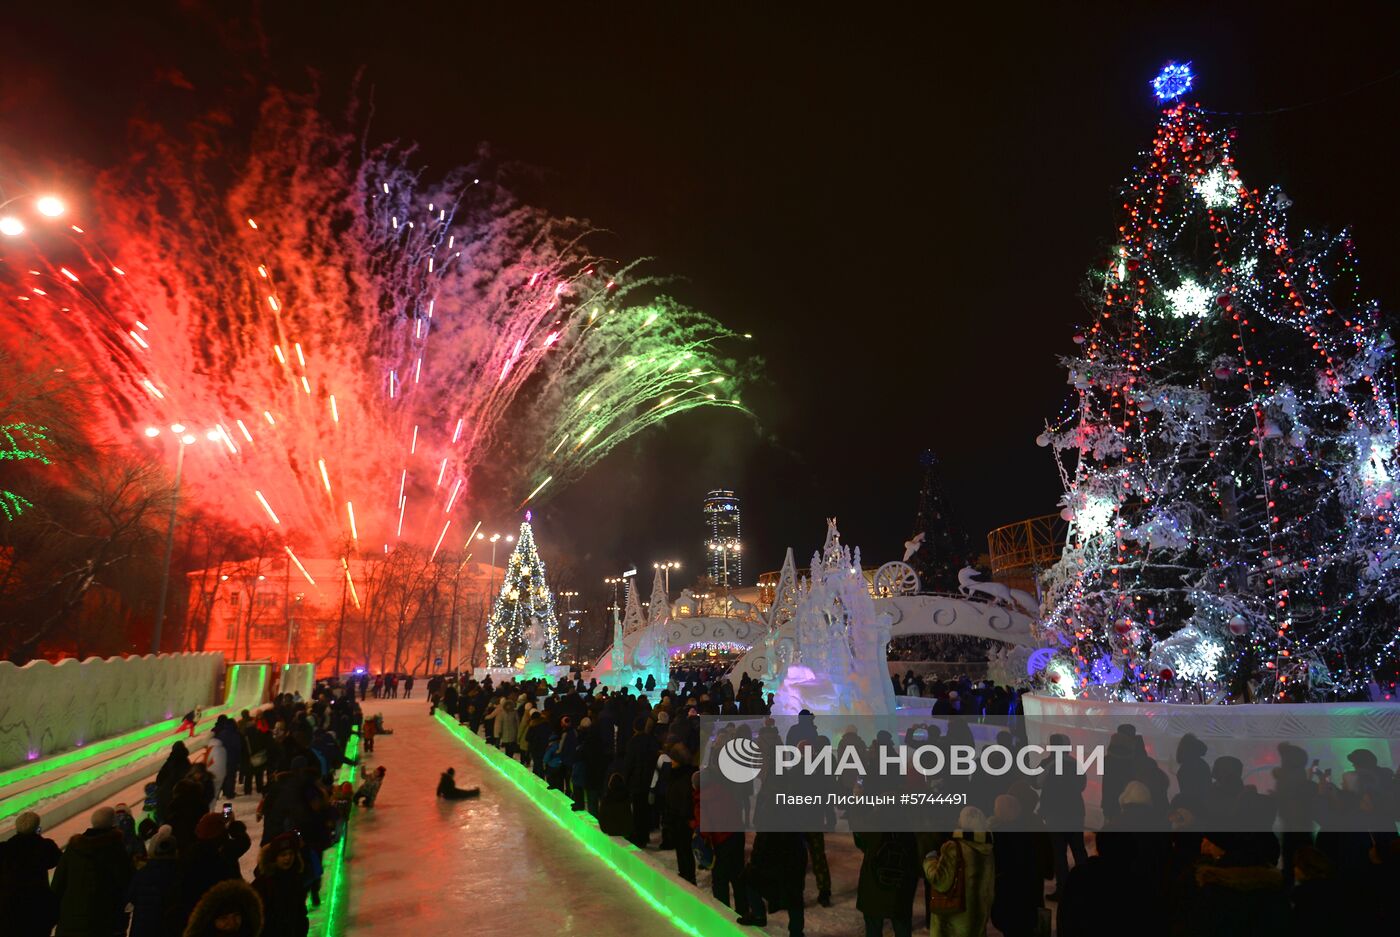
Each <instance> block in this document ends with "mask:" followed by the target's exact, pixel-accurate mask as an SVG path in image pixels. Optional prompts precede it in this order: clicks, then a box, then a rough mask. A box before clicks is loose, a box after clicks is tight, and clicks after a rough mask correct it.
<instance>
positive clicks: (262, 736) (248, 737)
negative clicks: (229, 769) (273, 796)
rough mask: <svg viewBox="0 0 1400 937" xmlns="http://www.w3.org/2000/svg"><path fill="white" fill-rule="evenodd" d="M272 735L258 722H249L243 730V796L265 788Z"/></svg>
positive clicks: (270, 757)
mask: <svg viewBox="0 0 1400 937" xmlns="http://www.w3.org/2000/svg"><path fill="white" fill-rule="evenodd" d="M272 756H273V752H272V733H270V732H268V731H267V730H266V729H265V728H264V727H263V725H262V723H261V721H260V720H249V722H248V725H247V726H246V727H245V728H244V729H243V760H244V762H245V767H244V769H243V771H242V775H243V796H245V797H247V796H248V795H249V794H252V793H253V791H254V790H257V792H258V793H259V794H261V793H262V792H263V790H264V789H265V788H266V787H267V774H268V765H269V764H270V763H271V761H272Z"/></svg>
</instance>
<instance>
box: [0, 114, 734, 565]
mask: <svg viewBox="0 0 1400 937" xmlns="http://www.w3.org/2000/svg"><path fill="white" fill-rule="evenodd" d="M222 134H226V130H225V129H224V128H222V127H221V125H220V124H219V123H218V122H217V121H211V122H210V123H208V124H197V125H195V126H194V128H193V130H192V131H191V138H190V139H189V140H184V139H181V140H177V139H175V138H174V137H172V136H171V135H169V134H167V133H165V132H163V131H160V130H157V129H155V128H149V127H148V128H144V139H142V140H140V141H139V142H138V148H139V150H140V153H139V155H138V156H137V157H136V158H134V159H133V160H132V161H131V163H130V164H128V165H126V166H123V167H121V168H120V169H118V170H114V171H112V172H109V173H108V174H106V175H105V176H104V177H103V178H102V180H101V181H100V183H99V185H97V186H96V187H95V190H96V191H97V192H98V193H99V195H98V196H97V197H96V198H97V205H96V206H95V207H96V209H97V213H98V215H99V216H100V221H101V223H100V224H94V225H89V228H90V229H91V230H89V231H86V232H80V231H79V229H78V228H76V227H75V228H74V229H73V231H72V232H70V233H71V237H70V238H69V239H68V241H67V242H66V243H63V244H60V245H57V246H55V245H52V244H50V245H47V246H44V247H43V248H42V252H41V253H39V254H37V255H36V256H33V257H25V258H23V259H22V260H21V259H19V258H13V257H11V256H6V258H5V259H6V260H7V261H11V260H13V261H14V262H10V263H6V264H5V265H4V266H3V267H0V271H3V272H2V273H0V278H3V280H4V283H5V285H6V286H7V287H8V288H9V290H8V291H9V292H10V293H11V294H12V296H13V302H12V303H11V305H12V306H13V307H15V308H16V310H17V311H18V313H19V317H20V320H21V322H22V323H23V324H24V326H25V331H27V332H28V333H29V336H30V337H35V338H37V339H38V340H39V341H40V342H41V343H42V345H43V347H44V350H45V351H46V352H47V353H49V354H52V355H54V356H57V357H58V358H60V359H62V360H64V361H66V362H70V363H71V365H72V366H74V367H78V366H86V368H87V369H89V370H90V371H91V372H92V373H93V374H94V375H95V376H96V377H97V378H98V379H99V380H100V382H101V387H102V391H103V394H104V399H103V401H102V402H101V404H98V405H95V406H94V412H93V413H92V414H90V424H91V431H92V434H93V435H94V436H95V437H98V438H110V437H114V438H117V439H127V440H131V439H133V438H134V437H136V436H137V435H138V434H139V433H140V431H141V429H142V428H143V427H144V426H145V425H147V424H155V425H166V424H168V423H172V422H176V421H182V422H185V423H188V424H191V425H192V426H195V427H197V428H198V430H199V432H200V433H201V434H203V433H204V432H205V431H206V430H210V431H213V433H214V436H213V437H212V438H213V439H215V440H217V442H216V443H213V444H210V445H208V446H207V447H206V446H200V447H198V449H199V457H198V458H199V461H198V463H197V464H192V465H191V466H190V470H189V471H188V472H187V476H186V477H187V480H188V481H187V484H189V485H190V486H191V487H192V488H193V489H194V491H195V492H197V494H198V496H199V497H200V499H201V500H202V501H203V502H205V503H206V505H208V506H209V507H211V508H213V509H214V510H216V511H219V512H221V513H223V514H224V515H226V516H228V517H230V518H231V519H234V520H235V521H238V522H241V523H249V524H251V523H267V521H268V519H269V518H272V517H276V518H278V519H279V522H280V523H279V529H282V530H284V531H285V532H286V535H287V536H288V537H289V538H292V539H294V540H295V541H296V543H297V545H298V548H299V549H301V550H302V551H303V555H304V554H305V551H306V550H308V549H309V550H311V551H313V555H318V554H319V555H333V553H334V551H335V550H336V545H337V544H341V543H344V542H345V541H346V540H348V539H350V538H352V537H353V538H354V539H355V540H356V541H357V542H364V543H365V544H366V545H369V546H371V547H373V546H375V545H377V544H380V543H385V544H387V543H391V542H393V541H395V540H396V539H398V537H399V535H400V534H401V536H402V538H403V539H410V540H413V541H414V542H416V543H420V544H422V545H424V546H427V545H429V544H433V543H434V542H437V543H438V544H439V546H440V545H441V540H442V538H443V537H444V536H445V535H446V532H447V530H448V527H449V526H450V520H451V516H452V515H454V514H455V513H460V512H465V511H468V510H478V509H480V508H484V507H499V506H503V505H485V504H482V503H481V502H482V501H483V499H484V497H485V496H484V495H481V494H479V493H477V492H476V491H474V488H473V484H472V483H473V476H474V474H476V473H477V471H478V470H479V469H480V468H481V467H482V466H483V465H485V464H487V463H488V462H489V463H490V464H491V465H492V468H493V470H495V469H497V468H498V467H499V466H501V465H503V464H504V465H508V466H510V468H509V471H508V472H507V473H506V474H507V476H508V478H509V483H508V486H509V488H510V491H509V492H507V495H508V496H509V498H510V501H511V502H512V505H513V504H514V503H515V502H517V501H518V500H519V499H522V498H523V499H524V500H526V501H528V500H530V498H532V497H534V498H544V497H548V496H549V495H550V494H552V493H554V492H556V491H558V490H560V488H562V487H563V486H564V485H565V484H567V483H568V482H569V481H571V480H573V479H575V478H577V477H578V476H579V475H580V474H581V473H582V472H584V471H585V470H586V469H587V468H588V467H589V466H590V465H592V464H593V463H595V462H596V461H597V460H598V459H600V458H602V457H603V456H604V455H606V454H607V452H608V451H610V450H611V449H612V448H613V447H615V446H616V445H617V444H618V443H620V442H622V441H623V440H625V439H627V438H629V437H630V436H631V435H633V434H635V433H636V432H639V431H640V430H642V429H644V428H646V427H647V426H650V425H652V424H654V423H655V422H657V421H658V420H661V419H664V418H665V417H667V416H670V415H672V414H675V413H678V412H681V411H683V410H688V409H692V408H694V407H697V406H723V407H733V408H740V407H741V404H740V403H739V399H738V396H737V393H736V389H735V387H736V384H737V382H738V378H737V377H736V376H735V372H736V370H737V366H736V365H735V364H734V362H732V361H728V360H725V359H723V358H722V357H721V356H720V355H719V354H718V352H717V350H716V342H717V341H719V340H721V339H724V338H731V337H735V336H733V334H732V333H729V332H727V331H726V330H725V329H724V328H723V327H721V326H719V325H718V324H717V323H715V322H714V321H713V320H711V319H709V318H708V317H706V316H704V315H703V314H701V313H698V312H696V311H694V310H691V309H689V308H687V307H685V306H684V305H682V304H680V303H678V302H676V301H674V300H671V299H669V298H667V297H665V296H663V295H660V293H659V290H658V287H657V284H656V283H655V282H654V281H653V280H650V279H648V278H645V277H642V276H639V275H637V273H636V271H635V270H634V269H633V268H632V267H629V266H622V267H618V266H616V265H612V266H611V269H609V265H608V264H607V263H606V262H605V261H603V260H602V259H600V258H597V257H594V256H592V255H591V254H590V253H589V252H588V250H587V248H586V246H585V244H586V238H587V236H588V234H589V233H590V231H589V228H588V226H587V225H586V224H583V223H581V222H577V221H573V220H569V219H553V218H550V217H548V216H546V215H544V214H543V213H541V212H539V211H537V210H534V209H531V208H529V207H527V206H523V205H520V204H518V203H516V202H515V201H513V200H512V198H511V196H510V195H509V194H508V193H507V192H505V191H504V190H503V189H502V188H501V187H500V186H499V185H496V184H495V183H494V182H493V181H492V180H491V179H489V178H487V179H482V178H481V177H480V176H479V175H478V174H476V173H474V172H470V171H467V170H460V171H456V172H453V173H449V174H448V175H447V176H446V177H445V178H444V179H443V180H442V181H440V182H438V183H425V182H424V181H423V180H422V178H421V176H420V175H419V174H418V173H416V172H414V171H412V170H411V169H410V168H408V166H407V163H406V154H405V153H404V151H402V150H401V149H398V148H395V147H388V146H386V147H381V148H378V149H373V150H369V151H366V150H364V149H363V148H362V147H361V146H360V144H359V142H358V141H357V140H355V139H354V138H353V137H352V136H350V135H348V134H344V133H340V132H337V131H335V130H333V129H332V128H331V127H330V126H329V125H328V124H327V123H326V122H325V121H324V120H322V119H321V118H320V117H319V116H317V114H316V113H315V111H314V109H312V108H311V107H309V106H308V105H307V103H306V102H305V101H301V100H297V99H292V98H288V97H285V96H282V95H278V94H272V95H270V96H269V98H268V100H267V103H266V105H265V107H264V109H263V112H262V115H261V120H260V122H259V126H258V129H257V130H256V132H255V133H254V134H253V136H252V137H251V142H249V143H248V144H247V147H246V152H243V153H242V154H241V155H236V156H235V155H232V154H231V152H230V147H228V146H227V145H225V144H224V143H223V142H222V136H221V135H222ZM229 179H232V181H231V182H230V181H227V180H229ZM215 180H223V181H221V182H216V181H215ZM7 246H8V245H7ZM104 246H106V247H107V249H108V250H110V251H111V255H112V256H109V255H108V254H107V253H106V252H104ZM21 335H22V333H21V332H15V333H14V338H13V339H11V338H7V339H4V341H6V342H7V343H15V341H16V340H18V339H20V336H21ZM520 503H523V501H521V502H520ZM352 504H353V505H354V507H353V508H352V507H351V505H352ZM457 529H461V528H460V526H459V527H458V528H457Z"/></svg>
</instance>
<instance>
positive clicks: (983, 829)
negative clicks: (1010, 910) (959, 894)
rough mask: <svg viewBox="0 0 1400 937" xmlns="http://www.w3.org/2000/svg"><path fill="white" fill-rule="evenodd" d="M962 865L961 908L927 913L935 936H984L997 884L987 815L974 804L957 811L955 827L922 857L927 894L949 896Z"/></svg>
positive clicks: (930, 930) (930, 929)
mask: <svg viewBox="0 0 1400 937" xmlns="http://www.w3.org/2000/svg"><path fill="white" fill-rule="evenodd" d="M959 866H961V868H962V882H963V900H962V910H961V911H948V912H941V913H940V912H939V911H938V910H937V908H934V909H933V913H931V914H930V915H929V928H928V929H929V933H930V934H932V935H934V937H984V935H985V934H986V933H987V921H988V919H989V918H990V917H991V914H992V897H993V894H992V892H993V889H994V888H995V887H996V860H995V859H994V858H993V856H992V844H991V841H990V837H989V836H988V835H987V817H986V814H984V813H982V811H980V810H978V809H977V808H976V807H964V808H963V810H962V813H960V814H958V829H957V831H956V832H954V833H953V836H952V838H951V839H949V840H948V841H947V842H945V843H944V844H943V845H942V846H941V847H940V848H939V850H938V852H936V853H933V852H931V853H929V854H928V855H927V856H925V857H924V876H925V877H926V878H927V879H928V884H929V891H930V893H931V894H932V893H937V894H939V895H949V894H950V893H951V892H952V890H953V888H954V886H955V883H956V881H957V879H958V868H959Z"/></svg>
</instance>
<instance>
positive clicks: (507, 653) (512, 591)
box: [486, 511, 560, 667]
mask: <svg viewBox="0 0 1400 937" xmlns="http://www.w3.org/2000/svg"><path fill="white" fill-rule="evenodd" d="M532 619H533V621H532ZM536 624H537V625H538V627H539V630H540V632H541V633H542V636H543V638H544V645H545V653H544V662H545V663H548V664H556V663H558V662H559V655H560V646H559V619H558V618H557V617H555V614H554V595H553V593H551V592H550V591H549V581H548V580H547V579H546V576H545V568H544V560H542V559H541V558H540V554H539V551H538V550H537V549H536V548H535V533H534V531H533V530H532V529H531V527H530V512H528V511H527V512H525V520H524V521H523V522H522V523H521V525H520V535H519V536H518V537H516V540H515V549H514V550H513V551H511V554H510V559H509V560H508V561H507V562H506V575H505V578H504V579H503V580H502V581H501V591H500V594H499V595H497V596H496V601H495V604H494V605H493V606H492V608H491V619H490V620H489V621H488V622H487V623H486V666H488V667H514V666H516V665H517V663H518V662H520V661H522V660H523V659H524V658H525V656H526V651H527V649H528V636H529V633H530V630H531V627H532V625H536Z"/></svg>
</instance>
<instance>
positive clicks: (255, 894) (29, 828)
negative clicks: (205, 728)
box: [0, 686, 382, 937]
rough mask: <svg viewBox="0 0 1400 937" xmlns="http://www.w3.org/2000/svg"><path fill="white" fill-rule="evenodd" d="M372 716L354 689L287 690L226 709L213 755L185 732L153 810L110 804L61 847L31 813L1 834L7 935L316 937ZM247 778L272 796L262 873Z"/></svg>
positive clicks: (263, 797) (211, 743)
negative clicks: (350, 759)
mask: <svg viewBox="0 0 1400 937" xmlns="http://www.w3.org/2000/svg"><path fill="white" fill-rule="evenodd" d="M361 720H362V717H361V712H360V707H359V706H358V704H357V703H356V702H355V700H354V698H353V695H351V694H341V693H340V692H339V691H332V690H331V689H329V688H327V687H324V686H318V688H317V692H316V693H315V695H314V698H313V699H312V700H309V701H303V700H301V699H300V698H299V697H296V696H293V695H290V694H284V695H282V696H279V697H278V698H277V699H276V700H275V701H274V702H273V703H272V704H271V705H269V706H266V707H263V708H260V709H259V710H258V711H256V712H252V711H249V710H243V712H242V713H241V714H240V716H239V718H237V719H233V718H229V717H227V716H220V717H219V718H218V720H217V721H216V724H215V726H214V728H213V732H212V736H211V738H210V739H209V740H208V744H207V745H206V746H205V747H204V749H203V752H202V754H203V756H204V757H203V758H202V760H201V758H200V754H201V753H199V752H197V753H195V755H194V756H193V757H192V756H191V753H190V751H189V748H188V747H187V746H186V744H185V743H184V742H183V741H177V742H175V743H173V744H172V745H171V747H170V754H169V755H168V756H167V758H166V760H165V762H164V764H162V765H161V767H160V770H159V772H158V773H157V775H156V777H155V779H154V781H153V782H151V783H150V784H148V785H147V788H146V790H147V797H146V801H145V804H144V805H143V806H142V807H137V808H136V809H134V810H133V809H132V808H130V807H128V805H126V804H120V803H119V804H116V805H114V806H103V807H99V808H98V809H97V810H95V811H93V813H92V815H91V817H90V820H89V824H88V828H87V829H86V830H84V831H83V832H82V833H80V834H78V835H76V836H73V837H72V838H71V839H69V840H68V842H67V843H66V844H63V845H62V846H61V847H60V845H59V844H58V843H55V842H54V841H53V840H52V839H49V838H48V837H46V836H45V835H44V831H43V828H42V826H41V818H40V816H39V815H38V814H36V813H33V812H25V813H21V814H20V815H19V816H18V817H17V818H16V821H15V835H14V836H13V837H12V838H10V839H9V840H6V841H5V842H3V843H0V922H3V923H0V933H4V934H7V935H14V937H47V935H49V934H50V933H56V934H58V935H59V937H114V935H125V934H129V935H130V937H181V935H183V937H214V935H220V937H229V935H237V937H259V935H261V937H305V935H306V934H307V932H308V928H309V920H310V919H309V909H308V905H310V906H312V907H314V906H316V905H319V904H320V901H321V880H322V876H323V864H322V854H323V853H324V851H325V850H326V849H328V848H329V847H330V846H332V845H333V844H334V843H335V842H336V841H337V840H338V839H339V837H340V836H342V835H343V833H344V824H345V821H346V819H347V817H348V815H349V809H350V805H351V799H352V796H353V793H352V792H351V791H350V790H348V789H347V788H348V787H349V785H341V786H340V787H339V788H337V787H336V786H335V783H334V778H335V774H336V772H337V770H338V769H339V768H340V767H341V765H342V764H345V763H346V744H347V742H348V741H349V739H350V737H351V734H352V733H353V732H354V731H355V728H356V727H357V726H358V725H359V724H360V723H361ZM380 777H381V778H382V775H380ZM240 785H241V787H242V790H243V793H244V794H245V795H246V794H251V793H253V792H255V791H256V793H257V794H259V795H260V800H259V802H258V806H257V819H259V820H261V834H260V836H259V841H258V844H257V849H258V852H257V863H256V867H255V871H254V874H253V875H252V880H251V882H250V881H248V880H246V879H245V878H244V875H243V872H242V868H241V861H240V860H241V859H242V857H243V856H244V855H245V854H247V853H248V852H249V851H250V850H252V849H253V848H254V844H253V837H252V835H251V834H250V832H249V824H248V823H247V822H246V821H245V819H244V818H241V817H239V816H238V815H237V813H236V811H235V810H234V809H233V803H232V800H233V798H234V796H235V793H236V791H237V789H238V787H239V786H240Z"/></svg>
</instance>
